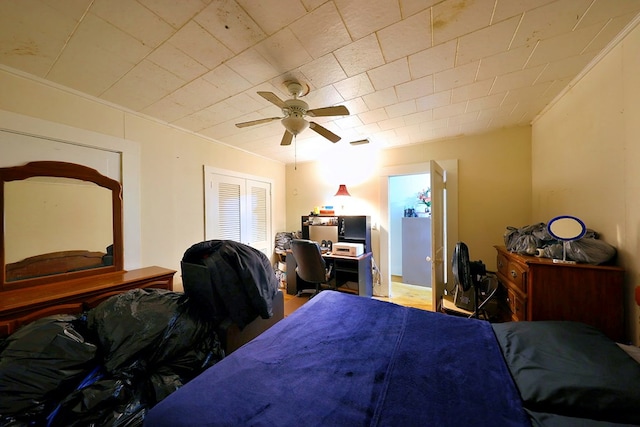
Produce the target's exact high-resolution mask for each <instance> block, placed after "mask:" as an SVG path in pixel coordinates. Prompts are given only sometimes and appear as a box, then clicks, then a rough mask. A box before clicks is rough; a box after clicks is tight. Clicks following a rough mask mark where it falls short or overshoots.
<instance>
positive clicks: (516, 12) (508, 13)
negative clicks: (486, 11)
mask: <svg viewBox="0 0 640 427" xmlns="http://www.w3.org/2000/svg"><path fill="white" fill-rule="evenodd" d="M555 1H557V0H497V1H496V8H495V11H494V12H493V22H494V23H495V22H500V21H502V20H504V19H507V18H511V17H513V16H520V15H522V14H523V13H524V12H525V11H528V10H533V9H537V8H539V7H540V6H544V5H546V4H549V3H553V2H555ZM562 1H566V0H562Z"/></svg>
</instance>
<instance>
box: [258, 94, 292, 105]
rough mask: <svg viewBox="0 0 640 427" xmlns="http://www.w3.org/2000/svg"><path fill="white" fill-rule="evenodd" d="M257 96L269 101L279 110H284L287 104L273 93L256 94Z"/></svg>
mask: <svg viewBox="0 0 640 427" xmlns="http://www.w3.org/2000/svg"><path fill="white" fill-rule="evenodd" d="M258 95H260V96H261V97H263V98H264V99H266V100H267V101H269V102H270V103H272V104H274V105H277V106H278V107H280V108H286V107H287V104H285V103H284V101H283V100H282V99H280V98H278V95H276V94H275V93H273V92H258Z"/></svg>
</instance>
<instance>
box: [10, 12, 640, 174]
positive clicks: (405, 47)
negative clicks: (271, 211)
mask: <svg viewBox="0 0 640 427" xmlns="http://www.w3.org/2000/svg"><path fill="white" fill-rule="evenodd" d="M285 2H286V3H285ZM639 12H640V0H331V1H326V0H265V1H261V2H258V1H254V0H240V2H238V1H237V0H184V1H181V2H175V1H172V0H113V1H107V0H95V1H94V0H64V1H60V0H0V64H1V65H2V67H4V68H3V69H4V70H5V71H6V72H8V73H12V72H13V70H12V68H17V69H18V70H20V71H21V72H25V73H31V74H35V75H38V76H42V77H44V78H46V79H49V80H51V81H53V82H55V83H58V84H59V85H64V86H68V87H70V88H73V89H75V90H78V91H82V92H85V93H86V94H88V95H94V96H100V97H102V98H103V99H107V100H109V101H110V102H112V103H117V104H120V105H122V106H123V108H128V109H141V111H142V112H143V113H145V114H149V115H150V116H151V117H153V118H155V119H158V120H166V121H168V122H171V123H174V124H176V126H178V127H180V126H182V127H184V128H185V129H189V130H191V131H194V132H197V133H199V134H201V135H203V136H204V137H205V138H212V139H215V140H218V141H221V142H223V143H225V144H229V145H230V146H237V147H239V148H241V149H243V150H250V151H253V152H255V153H257V154H259V155H264V156H266V157H269V158H272V159H274V160H277V161H282V162H293V161H294V160H295V150H294V149H293V147H280V144H279V143H280V140H281V138H282V134H283V129H282V125H281V123H279V121H277V120H276V121H273V122H271V123H267V124H263V125H257V126H252V127H249V128H237V127H236V126H235V123H239V122H241V121H248V120H256V119H259V118H268V117H279V116H280V115H282V111H281V110H280V108H278V107H277V106H275V105H273V104H272V103H270V102H268V101H266V100H265V99H264V98H262V97H261V96H259V95H257V93H256V92H257V91H268V92H273V93H274V94H276V95H277V96H278V97H280V98H282V99H289V98H290V97H291V95H290V94H289V92H288V90H287V88H286V86H285V85H284V82H285V81H288V80H292V79H293V80H299V81H301V82H303V83H306V84H307V85H308V86H309V90H310V91H309V93H308V94H306V95H305V96H304V98H303V99H304V100H305V101H306V102H308V103H309V105H310V107H311V108H321V107H324V106H330V105H345V106H346V107H347V108H349V110H350V112H351V115H349V116H343V117H317V118H314V120H316V121H317V123H319V124H321V125H323V126H326V127H327V128H329V129H332V130H333V131H334V132H336V133H338V134H339V135H340V136H341V137H342V138H343V141H342V142H341V143H340V144H331V143H330V142H328V141H327V140H326V139H324V138H322V137H321V136H319V135H318V134H317V133H316V132H313V131H312V130H308V131H305V132H303V133H302V134H301V135H299V137H298V138H297V141H299V143H300V146H301V147H305V149H304V151H305V154H304V156H308V157H309V159H312V158H313V157H314V155H315V154H316V153H320V152H322V151H324V150H325V149H326V150H328V151H327V153H329V154H328V155H329V156H330V157H332V158H335V155H336V153H337V151H336V150H337V149H339V148H340V147H342V146H344V145H346V146H347V147H349V145H348V141H349V140H350V138H354V139H362V138H363V137H365V136H366V137H367V138H370V139H371V141H372V143H371V144H368V145H367V147H370V148H373V147H381V146H386V147H388V146H400V145H406V144H412V143H417V142H425V141H429V140H431V139H432V138H451V137H453V136H460V135H462V134H467V133H477V132H484V131H487V130H490V129H493V128H496V127H500V126H513V125H518V126H520V125H528V123H530V121H531V120H532V119H533V118H534V117H535V116H536V115H537V114H540V111H541V110H542V109H543V108H545V106H546V105H547V104H548V103H549V102H551V101H552V100H553V99H554V97H556V96H558V94H559V93H561V91H563V90H565V89H566V88H567V86H568V85H569V84H570V83H571V82H572V81H573V79H574V77H575V76H576V75H577V74H578V73H583V72H586V71H587V70H588V69H589V67H591V64H592V61H591V60H590V58H591V57H592V56H593V57H597V56H596V55H598V54H599V53H600V51H601V49H608V48H609V46H610V43H611V42H612V41H617V40H618V38H621V37H622V36H623V35H624V34H626V33H622V32H623V31H628V30H627V29H625V26H626V25H627V24H629V23H634V24H635V23H636V22H637V20H638V19H640V15H638V13H639ZM402 19H405V21H402ZM431 24H433V31H434V32H433V34H431V33H430V31H431V30H430V25H431ZM513 28H517V30H516V33H515V35H514V33H513V30H512V29H513ZM173 31H176V34H173V36H171V33H172V32H173ZM267 33H268V34H271V37H269V38H267ZM432 37H433V39H434V43H435V44H434V45H433V47H428V46H431V38H432ZM140 40H144V43H142V42H141V41H140ZM158 40H160V43H161V44H160V45H159V46H158V47H154V44H156V43H158ZM445 40H450V41H445ZM425 42H427V44H424V45H423V44H422V43H425ZM425 47H426V48H425ZM383 53H384V55H383ZM403 61H404V64H405V65H403ZM478 65H479V66H478ZM467 66H468V67H467ZM476 66H477V69H476V68H475V67H476ZM454 67H457V68H454ZM407 69H408V71H407ZM49 70H50V71H49ZM47 73H48V76H47ZM183 81H184V84H183ZM176 87H177V88H176ZM174 88H176V89H175V90H174ZM376 88H377V89H381V88H382V90H379V91H377V92H376V91H375V89H376ZM443 89H445V90H443ZM172 91H173V92H172ZM461 106H465V107H466V109H462V108H461ZM434 109H435V113H436V115H435V116H434ZM434 117H438V118H435V119H434ZM177 123H178V124H177ZM304 156H298V159H302V158H303V157H304Z"/></svg>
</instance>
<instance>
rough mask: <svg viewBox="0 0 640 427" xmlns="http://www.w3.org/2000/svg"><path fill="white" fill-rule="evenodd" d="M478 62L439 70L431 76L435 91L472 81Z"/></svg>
mask: <svg viewBox="0 0 640 427" xmlns="http://www.w3.org/2000/svg"><path fill="white" fill-rule="evenodd" d="M478 65H479V62H473V63H471V64H466V65H461V66H459V67H456V68H452V69H450V70H445V71H441V72H439V73H436V74H435V75H434V76H433V85H434V87H435V91H436V92H440V91H443V90H447V89H451V88H454V87H460V86H464V85H468V84H470V83H473V82H474V80H475V77H476V73H477V71H478Z"/></svg>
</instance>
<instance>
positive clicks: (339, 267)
mask: <svg viewBox="0 0 640 427" xmlns="http://www.w3.org/2000/svg"><path fill="white" fill-rule="evenodd" d="M322 257H323V258H324V259H325V262H326V263H327V267H328V266H329V264H332V265H333V268H332V276H333V278H332V279H331V280H332V281H335V282H334V284H335V287H336V288H337V290H338V291H341V292H348V293H352V294H357V295H360V296H366V297H371V296H372V295H373V274H372V272H371V265H372V262H371V260H372V257H373V254H372V253H371V252H367V253H365V254H362V255H360V256H357V257H351V256H344V255H334V254H331V253H326V254H323V255H322ZM286 263H287V294H289V295H296V294H297V293H298V291H301V290H302V289H313V288H315V285H313V284H310V283H307V282H305V281H304V280H302V279H301V278H299V277H298V275H297V274H296V267H297V266H298V263H297V262H296V260H295V258H294V257H293V254H292V253H291V251H287V255H286ZM356 286H357V288H356Z"/></svg>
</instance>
